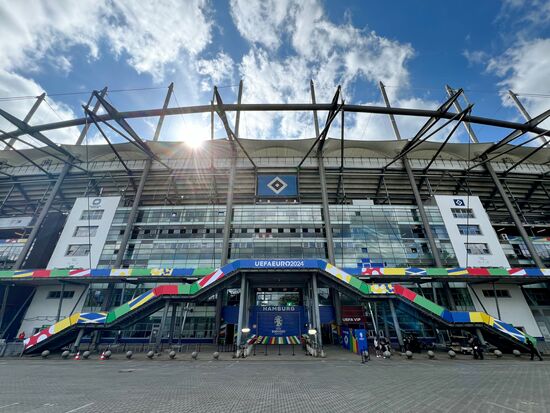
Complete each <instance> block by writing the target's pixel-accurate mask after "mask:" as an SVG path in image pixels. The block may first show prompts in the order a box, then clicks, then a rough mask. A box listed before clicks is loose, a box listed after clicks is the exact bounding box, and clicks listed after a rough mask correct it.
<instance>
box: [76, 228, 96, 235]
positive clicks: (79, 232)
mask: <svg viewBox="0 0 550 413" xmlns="http://www.w3.org/2000/svg"><path fill="white" fill-rule="evenodd" d="M97 228H98V227H76V229H75V230H74V234H73V237H95V234H96V233H97Z"/></svg>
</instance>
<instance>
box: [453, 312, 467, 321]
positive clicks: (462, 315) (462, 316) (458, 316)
mask: <svg viewBox="0 0 550 413" xmlns="http://www.w3.org/2000/svg"><path fill="white" fill-rule="evenodd" d="M451 314H452V316H453V321H454V322H455V323H469V322H470V313H468V312H467V311H452V312H451Z"/></svg>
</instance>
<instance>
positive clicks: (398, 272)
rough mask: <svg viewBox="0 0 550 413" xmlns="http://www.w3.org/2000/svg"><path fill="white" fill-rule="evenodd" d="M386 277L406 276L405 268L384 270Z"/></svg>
mask: <svg viewBox="0 0 550 413" xmlns="http://www.w3.org/2000/svg"><path fill="white" fill-rule="evenodd" d="M382 271H384V275H405V268H383V269H382Z"/></svg>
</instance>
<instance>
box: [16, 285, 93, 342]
mask: <svg viewBox="0 0 550 413" xmlns="http://www.w3.org/2000/svg"><path fill="white" fill-rule="evenodd" d="M86 288H87V286H85V285H76V284H67V285H66V286H65V291H64V292H63V297H64V298H63V302H62V305H61V312H60V317H59V319H60V320H63V319H64V318H66V317H69V316H70V315H71V314H73V313H78V312H80V311H81V310H82V306H83V305H84V301H85V299H86V297H85V296H83V295H82V293H83V292H84V290H85V289H86ZM61 290H62V286H60V285H59V284H55V285H43V286H40V287H36V292H35V294H34V297H33V299H32V301H31V304H30V305H29V308H28V309H27V312H26V314H25V317H24V318H23V322H22V323H21V327H20V329H19V332H21V331H24V332H25V337H30V336H31V335H32V334H34V333H36V332H37V331H39V330H41V329H43V328H46V327H47V326H51V325H53V324H55V323H56V321H57V311H58V309H59V301H60V297H61V293H62V291H61ZM84 295H85V294H84Z"/></svg>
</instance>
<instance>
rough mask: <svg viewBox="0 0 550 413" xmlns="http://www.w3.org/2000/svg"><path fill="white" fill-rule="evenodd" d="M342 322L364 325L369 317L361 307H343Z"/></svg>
mask: <svg viewBox="0 0 550 413" xmlns="http://www.w3.org/2000/svg"><path fill="white" fill-rule="evenodd" d="M342 322H343V323H346V324H362V323H366V322H367V316H366V315H365V311H364V310H363V307H361V306H360V305H344V306H342Z"/></svg>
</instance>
